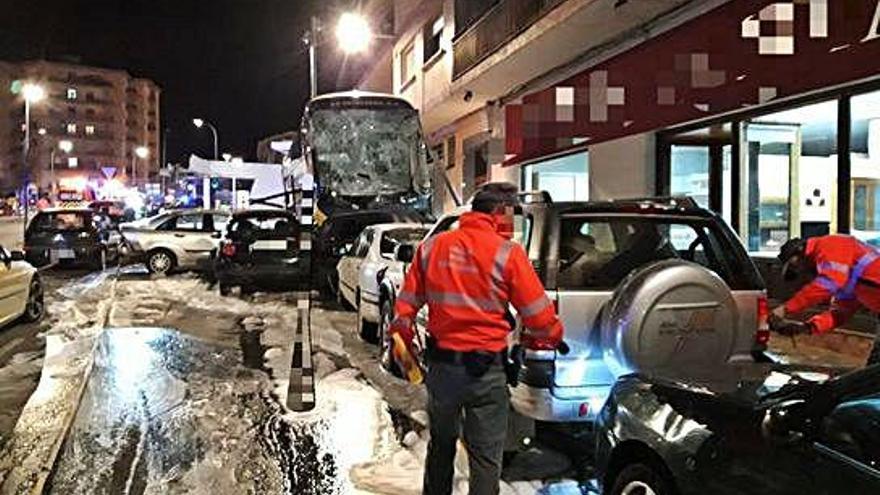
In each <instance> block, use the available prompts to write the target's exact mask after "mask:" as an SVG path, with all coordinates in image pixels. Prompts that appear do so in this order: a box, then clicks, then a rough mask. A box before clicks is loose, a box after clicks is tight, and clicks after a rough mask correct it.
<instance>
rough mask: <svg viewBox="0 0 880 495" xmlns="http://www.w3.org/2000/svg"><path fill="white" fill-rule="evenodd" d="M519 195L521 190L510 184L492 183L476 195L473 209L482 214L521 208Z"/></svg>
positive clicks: (472, 203)
mask: <svg viewBox="0 0 880 495" xmlns="http://www.w3.org/2000/svg"><path fill="white" fill-rule="evenodd" d="M518 193H519V188H518V187H516V185H515V184H511V183H510V182H490V183H489V184H486V185H485V186H483V187H481V188H480V190H479V191H477V194H475V195H474V200H473V202H471V209H472V210H474V211H478V212H481V213H492V212H493V211H495V210H496V209H497V208H499V207H504V206H519V196H517V194H518Z"/></svg>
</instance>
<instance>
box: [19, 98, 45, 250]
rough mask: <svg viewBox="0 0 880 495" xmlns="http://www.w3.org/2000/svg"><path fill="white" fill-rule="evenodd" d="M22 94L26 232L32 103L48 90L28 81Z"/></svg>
mask: <svg viewBox="0 0 880 495" xmlns="http://www.w3.org/2000/svg"><path fill="white" fill-rule="evenodd" d="M21 95H22V96H23V97H24V143H23V145H22V151H21V165H22V182H23V183H24V228H23V230H22V232H25V233H26V232H27V224H28V202H29V198H28V182H30V177H29V175H30V174H29V173H28V172H29V170H28V154H29V152H30V148H31V103H37V102H39V101H40V100H42V99H43V98H45V97H46V91H45V90H44V89H43V87H42V86H39V85H37V84H33V83H27V84H24V85H23V86H22V87H21ZM22 239H23V238H22Z"/></svg>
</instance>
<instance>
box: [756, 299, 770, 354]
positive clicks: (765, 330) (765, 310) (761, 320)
mask: <svg viewBox="0 0 880 495" xmlns="http://www.w3.org/2000/svg"><path fill="white" fill-rule="evenodd" d="M757 313H758V321H757V329H758V331H757V332H755V343H756V344H758V345H762V346H765V345H767V342H769V341H770V304H769V303H768V302H767V296H761V297H759V298H758V312H757Z"/></svg>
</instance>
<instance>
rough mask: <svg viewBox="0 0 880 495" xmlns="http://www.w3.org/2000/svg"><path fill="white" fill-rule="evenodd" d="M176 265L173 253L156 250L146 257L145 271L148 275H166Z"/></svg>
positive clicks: (165, 250)
mask: <svg viewBox="0 0 880 495" xmlns="http://www.w3.org/2000/svg"><path fill="white" fill-rule="evenodd" d="M176 263H177V261H176V260H175V259H174V253H172V252H171V251H168V250H167V249H156V250H155V251H151V252H150V254H149V255H148V256H147V270H149V271H150V273H168V272H170V271H171V270H172V269H173V268H174V265H175V264H176Z"/></svg>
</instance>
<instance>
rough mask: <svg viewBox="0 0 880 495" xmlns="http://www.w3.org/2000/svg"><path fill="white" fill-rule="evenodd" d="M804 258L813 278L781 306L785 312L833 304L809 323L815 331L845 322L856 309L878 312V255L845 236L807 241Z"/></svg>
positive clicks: (879, 289) (797, 311)
mask: <svg viewBox="0 0 880 495" xmlns="http://www.w3.org/2000/svg"><path fill="white" fill-rule="evenodd" d="M805 255H806V256H807V258H808V259H810V261H812V262H813V263H815V264H816V278H815V279H813V281H812V282H810V283H809V284H807V285H806V286H804V287H803V288H802V289H801V290H799V291H798V292H797V294H795V295H794V296H793V297H792V298H791V299H789V300H788V301H787V302H786V303H785V310H786V312H788V313H800V312H802V311H805V310H807V309H810V308H812V307H815V306H817V305H819V304H825V303H828V302H833V304H832V307H831V309H830V310H828V311H826V312H824V313H821V314H819V315H816V316H814V317H813V318H811V319H810V321H811V322H812V323H813V324H814V325H815V326H816V330H817V331H818V332H826V331H828V330H831V329H832V328H835V327H838V326H840V325H842V324H843V323H845V322H846V321H847V320H848V319H849V318H850V317H851V316H852V315H853V313H855V312H856V311H857V310H858V309H859V307H861V306H864V307H866V308H868V309H869V310H871V311H874V312H878V311H880V263H877V261H878V260H880V253H878V252H877V250H876V249H874V248H873V247H871V246H869V245H867V244H865V243H863V242H861V241H859V240H858V239H856V238H854V237H851V236H847V235H828V236H823V237H814V238H812V239H808V240H807V247H806V250H805Z"/></svg>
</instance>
